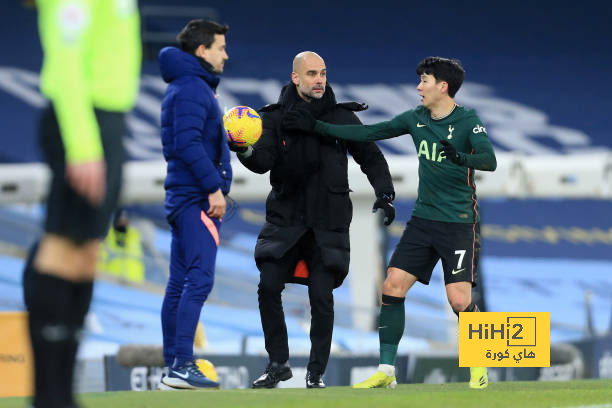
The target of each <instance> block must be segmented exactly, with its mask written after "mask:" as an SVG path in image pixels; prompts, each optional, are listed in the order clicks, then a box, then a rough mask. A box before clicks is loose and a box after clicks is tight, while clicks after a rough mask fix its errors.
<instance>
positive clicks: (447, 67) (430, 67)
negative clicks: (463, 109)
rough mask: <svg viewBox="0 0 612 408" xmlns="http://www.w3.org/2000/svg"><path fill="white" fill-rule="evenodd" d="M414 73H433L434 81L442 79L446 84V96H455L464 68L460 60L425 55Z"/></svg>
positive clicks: (419, 74) (461, 80)
mask: <svg viewBox="0 0 612 408" xmlns="http://www.w3.org/2000/svg"><path fill="white" fill-rule="evenodd" d="M416 73H417V75H418V76H421V75H423V74H425V75H433V77H434V78H435V79H436V83H438V82H440V81H444V82H446V83H447V84H448V96H450V97H451V98H454V97H455V94H456V93H457V91H458V90H459V88H461V84H462V83H463V78H464V77H465V70H464V69H463V67H462V66H461V61H459V60H457V59H449V58H442V57H427V58H425V59H424V60H423V61H421V62H419V65H418V66H417V69H416Z"/></svg>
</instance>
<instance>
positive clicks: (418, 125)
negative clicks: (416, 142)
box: [417, 122, 427, 127]
mask: <svg viewBox="0 0 612 408" xmlns="http://www.w3.org/2000/svg"><path fill="white" fill-rule="evenodd" d="M425 126H427V125H424V124H422V123H421V122H417V127H425Z"/></svg>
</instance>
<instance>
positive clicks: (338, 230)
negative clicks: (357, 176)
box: [231, 51, 395, 388]
mask: <svg viewBox="0 0 612 408" xmlns="http://www.w3.org/2000/svg"><path fill="white" fill-rule="evenodd" d="M293 107H302V108H304V109H307V110H308V111H309V112H310V113H311V114H312V115H313V116H314V117H316V118H318V119H321V120H324V121H326V122H329V123H335V124H360V123H361V122H360V121H359V119H358V118H357V116H355V113H354V112H355V111H361V110H364V109H366V108H367V107H366V106H365V105H363V104H360V103H356V102H345V103H338V102H337V101H336V98H335V96H334V92H333V90H332V88H331V87H330V86H329V84H328V83H327V67H326V66H325V61H324V60H323V58H321V57H320V56H319V55H317V54H316V53H314V52H312V51H304V52H300V53H299V54H297V55H296V56H295V58H294V60H293V71H292V72H291V81H290V82H289V83H287V84H286V85H285V86H284V87H283V89H282V90H281V94H280V97H279V99H278V102H277V103H275V104H271V105H267V106H265V107H263V108H262V109H260V112H261V113H262V118H263V133H262V136H261V138H260V139H259V141H258V142H257V143H256V144H255V145H254V146H252V147H249V148H243V149H237V148H236V147H235V146H232V147H231V148H232V150H234V151H237V152H238V158H239V159H240V161H241V162H242V164H243V165H244V166H246V167H247V168H248V169H249V170H251V171H253V172H255V173H259V174H264V173H266V172H268V171H269V172H270V184H271V186H272V190H271V191H270V194H269V195H268V199H267V202H266V223H265V224H264V226H263V228H262V230H261V232H260V234H259V237H258V239H257V245H256V247H255V254H254V255H255V262H256V264H257V267H258V268H259V270H260V272H261V274H260V282H259V289H258V291H257V294H258V300H259V311H260V314H261V323H262V328H263V332H264V337H265V344H266V351H267V352H268V355H269V364H268V366H267V367H266V369H265V372H264V373H263V374H262V375H261V376H260V377H259V378H258V379H256V380H255V381H254V382H253V388H272V387H275V386H276V385H277V384H278V383H279V381H285V380H288V379H289V378H291V377H292V373H291V368H290V367H289V363H288V360H289V346H288V343H287V327H286V325H285V316H284V313H283V305H282V302H281V293H282V291H283V289H284V288H285V284H286V283H289V282H291V283H301V284H305V285H308V296H309V300H310V307H311V315H312V319H311V326H310V340H311V345H312V347H311V351H310V361H309V362H308V367H307V370H308V371H307V375H306V387H307V388H324V387H325V384H324V382H323V374H324V373H325V368H326V366H327V361H328V359H329V351H330V346H331V339H332V331H333V325H334V298H333V293H332V291H333V289H334V288H337V287H338V286H340V285H341V284H342V281H343V280H344V278H345V277H346V275H347V273H348V267H349V248H350V244H349V226H350V223H351V219H352V215H353V214H352V212H353V211H352V204H351V200H350V198H349V191H350V189H349V184H348V175H347V166H348V158H347V152H349V153H350V154H351V156H352V157H353V159H354V160H355V161H356V162H357V163H358V164H359V165H360V166H361V170H362V171H363V172H364V173H365V174H366V175H367V176H368V180H369V181H370V183H371V185H372V187H373V189H374V194H375V197H374V195H373V197H372V198H373V199H375V204H374V209H378V208H380V209H382V210H383V211H384V212H385V217H386V224H387V225H388V224H390V223H391V221H392V220H393V217H394V216H395V209H394V208H393V205H392V200H393V198H394V196H395V193H394V190H393V183H392V182H391V176H390V174H389V168H388V166H387V162H386V161H385V158H384V157H383V155H382V153H381V152H380V150H379V149H378V147H377V146H376V144H374V143H354V142H345V141H342V140H339V139H332V138H319V137H317V136H316V135H315V134H312V133H304V132H287V131H285V130H283V129H282V128H281V121H282V119H283V116H284V115H285V113H286V112H287V111H288V110H289V109H292V108H293Z"/></svg>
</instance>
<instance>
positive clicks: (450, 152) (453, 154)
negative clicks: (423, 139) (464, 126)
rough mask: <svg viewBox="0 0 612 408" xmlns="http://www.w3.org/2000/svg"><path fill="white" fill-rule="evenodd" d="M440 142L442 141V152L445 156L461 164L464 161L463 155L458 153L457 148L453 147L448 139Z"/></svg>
mask: <svg viewBox="0 0 612 408" xmlns="http://www.w3.org/2000/svg"><path fill="white" fill-rule="evenodd" d="M440 143H442V146H443V147H442V151H443V152H444V156H446V158H447V159H448V160H450V161H452V162H453V163H455V164H458V165H459V166H463V164H464V163H465V157H463V156H461V154H459V152H458V151H457V149H455V146H453V145H452V143H450V142H449V141H448V140H440Z"/></svg>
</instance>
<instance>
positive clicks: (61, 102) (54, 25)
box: [38, 0, 106, 204]
mask: <svg viewBox="0 0 612 408" xmlns="http://www.w3.org/2000/svg"><path fill="white" fill-rule="evenodd" d="M91 13H92V10H91V8H90V2H87V1H83V0H76V1H72V2H67V1H59V0H48V1H41V2H38V19H39V30H40V37H41V43H42V46H43V50H44V64H43V72H44V75H43V78H42V81H41V89H42V92H43V93H44V94H45V95H46V96H47V97H48V98H49V99H50V100H51V102H52V103H53V108H54V110H55V115H56V117H57V121H58V124H59V128H60V134H61V138H62V144H63V145H64V151H65V159H66V178H67V180H68V182H69V183H70V185H71V186H72V187H73V188H74V189H75V191H76V192H77V193H79V194H81V195H83V196H85V197H86V198H87V199H88V200H89V201H90V202H92V203H96V204H97V203H100V202H101V201H102V200H103V199H104V195H105V192H106V186H105V180H106V177H105V173H106V171H105V165H104V160H103V159H104V150H103V148H102V141H101V139H100V129H99V127H98V123H97V121H96V116H95V113H94V107H93V103H92V101H91V98H90V94H91V91H90V89H89V87H88V85H89V84H88V82H87V78H86V71H87V68H86V67H85V62H84V60H85V53H86V52H87V50H86V41H87V37H88V31H89V30H90V28H91Z"/></svg>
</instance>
